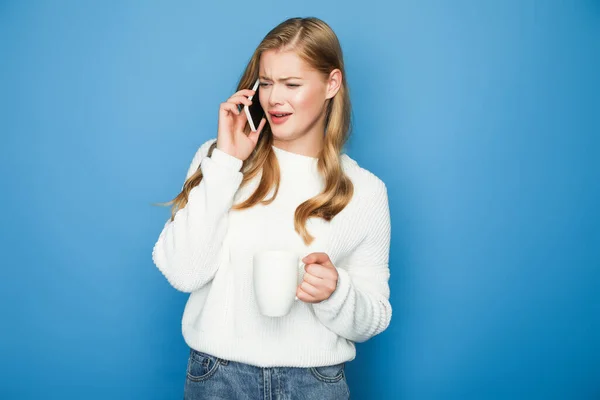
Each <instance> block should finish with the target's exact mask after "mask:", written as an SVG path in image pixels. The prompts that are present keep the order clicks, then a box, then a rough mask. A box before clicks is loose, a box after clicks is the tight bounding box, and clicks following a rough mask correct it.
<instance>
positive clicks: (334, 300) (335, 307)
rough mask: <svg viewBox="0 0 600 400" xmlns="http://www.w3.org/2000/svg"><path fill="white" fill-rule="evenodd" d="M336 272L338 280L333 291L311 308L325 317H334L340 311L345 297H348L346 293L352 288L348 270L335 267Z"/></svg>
mask: <svg viewBox="0 0 600 400" xmlns="http://www.w3.org/2000/svg"><path fill="white" fill-rule="evenodd" d="M337 272H338V281H337V287H336V288H335V290H334V292H333V293H332V294H331V296H330V297H329V298H328V299H327V300H323V301H322V302H320V303H316V304H313V309H314V310H315V312H316V313H318V314H320V315H321V316H322V317H326V318H329V319H333V318H335V317H336V316H337V315H338V314H339V313H340V311H341V310H342V307H343V306H344V303H345V302H346V299H347V298H348V294H349V293H350V290H351V289H352V284H351V280H350V275H349V274H348V271H346V270H345V269H341V268H337Z"/></svg>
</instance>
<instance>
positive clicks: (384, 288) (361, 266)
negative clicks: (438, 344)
mask: <svg viewBox="0 0 600 400" xmlns="http://www.w3.org/2000/svg"><path fill="white" fill-rule="evenodd" d="M378 183H379V188H378V189H377V190H375V191H374V198H372V199H371V201H370V202H368V204H367V205H365V207H368V209H367V210H366V211H365V214H364V215H365V217H366V222H365V224H366V234H365V238H364V239H363V241H362V242H361V244H360V245H359V246H358V247H357V248H356V249H355V250H354V251H353V252H352V254H351V255H350V256H349V257H348V258H347V259H346V260H345V262H344V263H343V268H337V271H338V283H337V288H336V289H335V291H334V292H333V294H332V295H331V297H329V298H328V299H327V300H325V301H322V302H320V303H316V304H313V309H314V310H315V314H316V316H317V317H318V318H319V320H320V321H321V322H322V323H323V324H324V325H325V326H327V328H329V329H330V330H331V331H333V332H335V333H336V334H338V335H339V336H341V337H344V338H346V339H348V340H352V341H354V342H364V341H366V340H368V339H370V338H371V337H373V336H375V335H377V334H379V333H381V332H383V331H384V330H385V329H386V328H387V327H388V325H389V323H390V320H391V317H392V307H391V304H390V302H389V297H390V288H389V284H388V281H389V278H390V270H389V265H388V263H389V250H390V234H391V224H390V212H389V205H388V196H387V189H386V187H385V184H383V182H381V181H379V182H378ZM340 265H342V264H340Z"/></svg>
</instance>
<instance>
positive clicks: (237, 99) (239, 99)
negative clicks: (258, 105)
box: [226, 96, 252, 106]
mask: <svg viewBox="0 0 600 400" xmlns="http://www.w3.org/2000/svg"><path fill="white" fill-rule="evenodd" d="M226 103H231V104H236V105H238V104H245V105H247V106H250V104H252V100H250V99H249V98H247V97H246V96H232V97H230V98H228V99H227V101H226Z"/></svg>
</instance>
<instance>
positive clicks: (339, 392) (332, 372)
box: [184, 349, 350, 400]
mask: <svg viewBox="0 0 600 400" xmlns="http://www.w3.org/2000/svg"><path fill="white" fill-rule="evenodd" d="M344 366H345V364H344V363H342V364H338V365H332V366H328V367H316V368H293V367H274V368H261V367H255V366H252V365H248V364H242V363H238V362H234V361H228V360H223V359H221V358H217V357H214V356H211V355H209V354H205V353H201V352H199V351H196V350H194V349H190V358H189V360H188V366H187V378H186V380H185V389H184V399H185V400H200V399H202V400H216V399H223V400H238V399H239V400H259V399H260V400H329V399H331V400H337V399H348V398H350V390H349V389H348V385H347V383H346V376H345V374H344Z"/></svg>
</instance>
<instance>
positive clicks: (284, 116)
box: [269, 111, 292, 125]
mask: <svg viewBox="0 0 600 400" xmlns="http://www.w3.org/2000/svg"><path fill="white" fill-rule="evenodd" d="M269 114H270V115H271V123H273V124H276V125H279V124H283V123H284V122H285V121H287V120H288V119H289V118H290V115H292V113H286V112H282V111H269Z"/></svg>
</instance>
